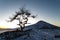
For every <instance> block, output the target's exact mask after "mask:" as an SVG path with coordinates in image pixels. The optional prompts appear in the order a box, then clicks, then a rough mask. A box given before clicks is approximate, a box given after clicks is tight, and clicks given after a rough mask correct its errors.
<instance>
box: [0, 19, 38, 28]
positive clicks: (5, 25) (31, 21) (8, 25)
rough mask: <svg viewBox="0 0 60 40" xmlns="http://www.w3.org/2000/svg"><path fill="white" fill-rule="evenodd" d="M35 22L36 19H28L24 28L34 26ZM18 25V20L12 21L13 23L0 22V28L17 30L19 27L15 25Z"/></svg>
mask: <svg viewBox="0 0 60 40" xmlns="http://www.w3.org/2000/svg"><path fill="white" fill-rule="evenodd" d="M36 22H38V21H37V20H36V19H33V18H29V20H28V24H26V26H28V25H32V24H35V23H36ZM18 23H19V22H18V20H14V21H13V22H7V21H5V20H3V21H0V28H17V27H19V26H18V25H17V24H18Z"/></svg>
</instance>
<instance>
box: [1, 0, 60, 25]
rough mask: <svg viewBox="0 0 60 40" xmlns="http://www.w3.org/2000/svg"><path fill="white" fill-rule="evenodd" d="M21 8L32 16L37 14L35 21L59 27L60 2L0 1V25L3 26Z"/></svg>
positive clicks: (51, 0) (34, 0)
mask: <svg viewBox="0 0 60 40" xmlns="http://www.w3.org/2000/svg"><path fill="white" fill-rule="evenodd" d="M23 6H25V8H26V9H28V10H29V11H30V12H31V13H32V14H34V15H36V14H37V15H38V17H37V20H44V21H47V22H48V23H51V24H53V25H57V26H60V0H0V22H1V23H0V25H1V26H2V25H3V26H4V25H5V23H4V22H5V21H4V20H6V19H8V18H9V17H10V16H12V14H15V12H16V11H18V10H19V8H22V7H23Z"/></svg>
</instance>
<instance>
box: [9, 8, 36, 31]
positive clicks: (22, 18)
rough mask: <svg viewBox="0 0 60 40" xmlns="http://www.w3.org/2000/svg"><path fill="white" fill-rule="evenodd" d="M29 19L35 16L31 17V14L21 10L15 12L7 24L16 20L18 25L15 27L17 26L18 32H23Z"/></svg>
mask: <svg viewBox="0 0 60 40" xmlns="http://www.w3.org/2000/svg"><path fill="white" fill-rule="evenodd" d="M29 17H32V18H35V17H36V16H34V15H31V13H30V12H29V11H28V10H26V9H24V8H21V9H20V10H19V11H18V12H16V14H15V15H14V17H13V18H10V21H9V22H12V21H13V20H15V19H16V20H18V21H19V24H17V25H19V26H20V30H21V31H23V29H24V28H25V24H27V21H28V18H29Z"/></svg>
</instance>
